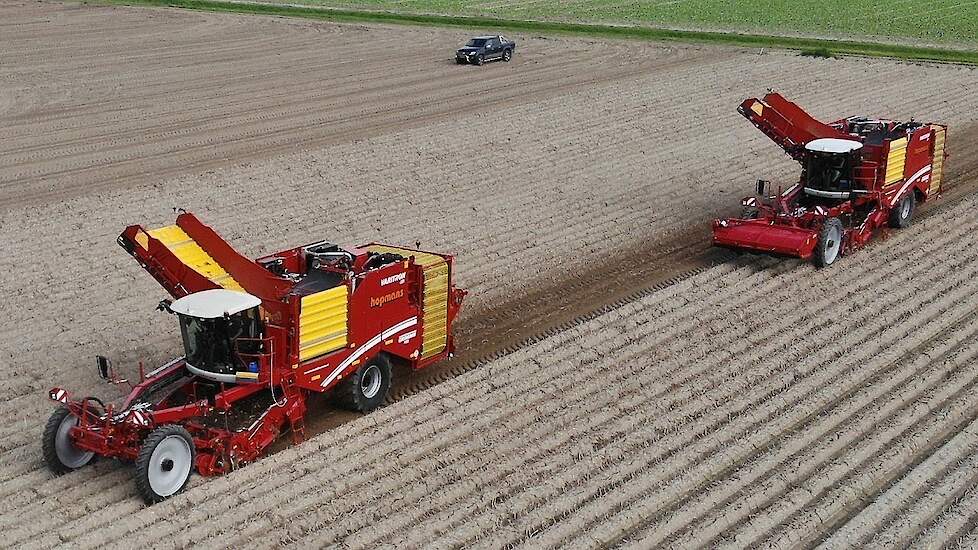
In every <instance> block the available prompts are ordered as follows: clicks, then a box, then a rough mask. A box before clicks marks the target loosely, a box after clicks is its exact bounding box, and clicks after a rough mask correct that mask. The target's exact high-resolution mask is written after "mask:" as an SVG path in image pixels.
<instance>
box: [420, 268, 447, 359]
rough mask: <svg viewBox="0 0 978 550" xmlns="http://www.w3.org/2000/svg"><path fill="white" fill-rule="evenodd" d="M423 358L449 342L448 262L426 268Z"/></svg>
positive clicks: (437, 351)
mask: <svg viewBox="0 0 978 550" xmlns="http://www.w3.org/2000/svg"><path fill="white" fill-rule="evenodd" d="M422 336H423V338H422V340H421V358H422V359H427V358H429V357H431V356H433V355H437V354H439V353H441V352H442V351H444V350H445V346H446V345H447V343H448V263H447V262H446V261H445V260H444V259H441V262H440V263H437V264H431V265H429V266H427V267H425V268H424V332H423V333H422Z"/></svg>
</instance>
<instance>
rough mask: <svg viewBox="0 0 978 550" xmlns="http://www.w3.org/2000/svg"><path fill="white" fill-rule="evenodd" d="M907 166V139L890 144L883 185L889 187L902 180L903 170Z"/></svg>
mask: <svg viewBox="0 0 978 550" xmlns="http://www.w3.org/2000/svg"><path fill="white" fill-rule="evenodd" d="M906 164H907V138H900V139H897V140H893V141H891V142H890V154H889V155H888V156H887V157H886V179H885V180H883V184H884V185H890V184H892V183H896V182H898V181H900V180H902V179H903V170H904V168H905V166H906Z"/></svg>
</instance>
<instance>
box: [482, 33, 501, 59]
mask: <svg viewBox="0 0 978 550" xmlns="http://www.w3.org/2000/svg"><path fill="white" fill-rule="evenodd" d="M486 51H487V52H488V54H489V55H487V56H486V58H487V59H496V58H498V57H500V56H501V55H503V48H502V45H501V44H500V43H499V39H498V38H490V39H489V43H488V44H486Z"/></svg>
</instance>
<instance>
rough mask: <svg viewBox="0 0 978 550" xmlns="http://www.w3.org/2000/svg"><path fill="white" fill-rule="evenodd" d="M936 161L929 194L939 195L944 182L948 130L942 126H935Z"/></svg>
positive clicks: (931, 175)
mask: <svg viewBox="0 0 978 550" xmlns="http://www.w3.org/2000/svg"><path fill="white" fill-rule="evenodd" d="M933 128H934V160H933V161H932V164H931V170H930V189H929V190H928V191H927V194H928V195H930V194H931V193H939V192H940V191H941V182H942V181H943V180H944V137H945V133H946V130H945V129H944V127H942V126H934V127H933Z"/></svg>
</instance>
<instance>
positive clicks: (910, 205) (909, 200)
mask: <svg viewBox="0 0 978 550" xmlns="http://www.w3.org/2000/svg"><path fill="white" fill-rule="evenodd" d="M916 207H917V197H915V196H914V194H913V192H911V193H910V194H909V195H907V196H906V197H904V198H903V200H902V201H900V203H899V204H897V205H896V207H894V208H893V209H891V210H890V227H892V228H894V229H903V228H904V227H907V226H908V225H910V218H911V217H913V211H914V210H915V209H916Z"/></svg>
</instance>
